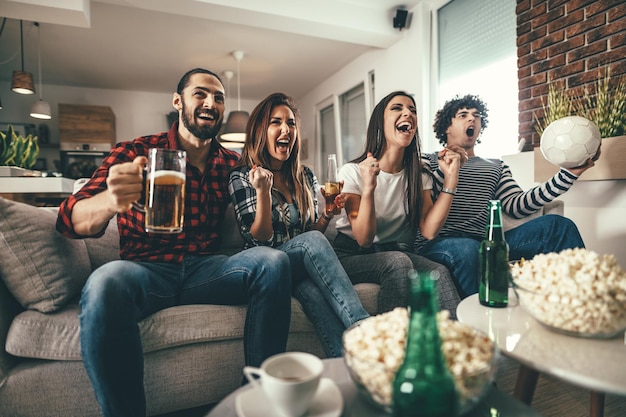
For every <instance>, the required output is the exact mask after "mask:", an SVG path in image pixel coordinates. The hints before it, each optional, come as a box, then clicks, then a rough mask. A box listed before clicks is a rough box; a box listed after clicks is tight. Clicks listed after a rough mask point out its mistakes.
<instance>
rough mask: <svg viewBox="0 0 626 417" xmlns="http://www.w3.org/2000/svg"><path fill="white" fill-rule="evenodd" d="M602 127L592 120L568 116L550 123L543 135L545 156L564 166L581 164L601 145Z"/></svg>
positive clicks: (543, 152) (541, 146)
mask: <svg viewBox="0 0 626 417" xmlns="http://www.w3.org/2000/svg"><path fill="white" fill-rule="evenodd" d="M600 140H601V139H600V129H598V126H596V124H595V123H594V122H592V121H591V120H587V119H585V118H584V117H580V116H567V117H563V118H561V119H558V120H555V121H554V122H552V123H550V124H549V125H548V127H546V129H545V130H544V131H543V134H542V135H541V144H540V148H541V153H542V154H543V156H544V158H546V159H547V160H548V161H550V162H552V163H553V164H555V165H558V166H561V167H563V168H574V167H577V166H581V165H582V164H584V163H585V161H586V160H587V159H589V158H591V157H592V156H594V155H595V154H596V152H597V151H598V148H599V147H600Z"/></svg>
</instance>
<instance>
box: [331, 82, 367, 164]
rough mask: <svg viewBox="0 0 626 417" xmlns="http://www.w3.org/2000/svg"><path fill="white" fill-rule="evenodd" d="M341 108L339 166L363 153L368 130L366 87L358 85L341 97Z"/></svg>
mask: <svg viewBox="0 0 626 417" xmlns="http://www.w3.org/2000/svg"><path fill="white" fill-rule="evenodd" d="M339 103H340V107H341V151H342V154H341V156H342V160H341V161H339V160H338V161H337V163H338V164H339V165H342V164H343V163H345V162H347V161H350V160H352V159H354V158H356V157H357V156H359V155H360V154H361V152H363V146H364V143H365V132H366V130H367V121H366V112H365V87H364V85H363V84H360V85H358V86H357V87H355V88H353V89H352V90H350V91H348V92H347V93H345V94H342V95H341V97H340V101H339Z"/></svg>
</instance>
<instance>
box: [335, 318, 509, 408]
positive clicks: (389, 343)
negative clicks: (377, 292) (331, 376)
mask: <svg viewBox="0 0 626 417" xmlns="http://www.w3.org/2000/svg"><path fill="white" fill-rule="evenodd" d="M402 310H403V311H402ZM393 314H396V316H399V315H401V314H404V318H402V317H401V320H400V324H399V325H398V328H396V330H395V331H393V332H389V334H392V335H393V336H392V337H386V336H385V333H386V332H384V331H383V332H379V331H376V330H374V329H375V328H376V327H377V325H379V323H381V322H389V321H393V320H394V318H393V317H392V315H393ZM406 314H407V313H406V310H405V309H401V308H398V309H395V310H394V311H393V312H389V313H383V314H380V315H378V316H372V317H370V318H368V319H365V320H362V321H361V322H359V323H356V324H354V325H352V326H351V327H349V328H348V329H347V330H346V331H345V332H344V336H343V349H344V352H343V353H344V361H345V363H346V366H347V368H348V370H349V373H350V376H351V377H352V380H353V381H354V383H355V385H356V387H357V390H358V392H359V394H360V395H361V396H362V397H363V398H365V399H366V400H367V401H368V402H369V403H370V404H372V405H374V406H375V407H376V408H378V409H381V410H383V411H385V412H388V413H390V412H391V402H392V394H393V380H394V378H395V375H396V372H397V370H398V368H399V367H400V365H401V364H402V360H403V359H404V349H405V337H406V325H407V324H408V318H407V316H406ZM385 316H388V317H385ZM438 322H439V329H440V336H441V339H442V351H443V352H444V355H445V356H446V361H447V362H448V368H449V369H450V372H451V374H452V376H453V377H454V380H455V383H456V387H457V392H458V394H459V401H460V403H459V410H460V413H461V414H464V413H466V412H468V411H470V410H471V409H472V408H473V407H474V406H475V405H476V404H477V403H478V402H479V401H480V400H481V399H482V398H483V396H484V395H485V393H486V391H487V389H488V388H489V386H490V384H491V383H492V382H493V379H494V377H495V371H496V366H497V356H498V352H497V348H496V346H495V344H494V343H493V342H492V341H491V340H489V338H488V337H487V336H486V335H484V334H483V333H481V332H479V331H477V330H474V329H473V328H471V327H470V326H468V325H465V324H462V323H460V322H458V321H452V320H449V319H447V317H446V319H445V322H444V323H443V324H442V320H438ZM364 326H365V327H369V329H368V330H366V331H363V329H364ZM372 330H374V332H373V333H372ZM398 330H399V331H398ZM373 334H375V335H377V336H374V337H371V335H373ZM363 335H369V336H370V337H368V338H367V340H362V339H361V336H363ZM354 340H360V341H362V342H364V343H365V345H363V344H362V343H360V342H359V343H357V344H355V342H354ZM472 355H474V357H475V358H476V360H473V359H472Z"/></svg>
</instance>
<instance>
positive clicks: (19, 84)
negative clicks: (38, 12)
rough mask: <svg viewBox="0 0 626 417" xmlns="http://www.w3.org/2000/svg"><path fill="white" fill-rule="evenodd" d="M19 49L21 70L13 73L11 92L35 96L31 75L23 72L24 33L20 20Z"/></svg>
mask: <svg viewBox="0 0 626 417" xmlns="http://www.w3.org/2000/svg"><path fill="white" fill-rule="evenodd" d="M20 47H21V52H22V70H21V71H18V70H15V71H13V78H12V79H11V90H13V91H14V92H16V93H18V94H35V85H34V83H33V74H31V73H30V72H27V71H24V32H23V30H22V21H21V20H20Z"/></svg>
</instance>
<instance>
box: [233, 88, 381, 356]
mask: <svg viewBox="0 0 626 417" xmlns="http://www.w3.org/2000/svg"><path fill="white" fill-rule="evenodd" d="M299 131H300V117H299V114H298V109H297V107H296V106H295V104H294V102H293V100H292V99H291V98H290V97H288V96H286V95H285V94H282V93H275V94H271V95H270V96H268V97H267V98H265V99H264V100H263V101H262V102H261V103H259V104H258V105H257V106H256V108H255V109H254V110H253V111H252V113H251V115H250V119H249V120H248V124H247V126H246V142H245V144H244V147H243V151H242V156H241V160H240V162H239V164H238V165H237V166H236V167H235V169H234V170H233V171H232V172H231V175H230V182H229V192H230V195H231V199H232V201H233V205H234V208H235V214H236V217H237V221H238V222H239V226H240V231H241V234H242V236H243V237H244V239H245V241H246V247H253V246H261V245H262V246H271V247H274V248H276V249H277V250H281V251H283V252H285V253H287V255H288V256H289V260H290V263H291V273H292V282H293V288H294V290H293V292H294V296H295V297H296V298H297V299H298V300H299V301H300V303H301V304H302V307H303V309H304V311H305V313H306V314H307V316H308V317H309V319H311V321H312V322H313V324H314V325H315V327H316V329H317V331H318V334H319V336H320V340H321V341H322V346H323V347H324V350H325V353H326V355H327V356H329V357H333V356H341V336H342V334H343V331H344V330H345V329H346V328H347V327H348V326H350V325H352V324H353V323H355V322H357V321H359V320H362V319H364V318H367V317H368V316H369V315H368V313H367V312H366V311H365V310H364V309H363V307H362V306H361V302H360V300H359V298H358V296H357V294H356V291H355V290H354V287H353V286H352V283H351V282H350V279H349V278H348V275H347V274H346V272H345V271H344V269H343V267H342V266H341V263H340V262H339V260H338V259H337V256H336V254H335V252H334V250H333V248H332V245H331V244H330V242H329V241H328V239H326V237H325V236H324V234H323V232H324V231H325V230H326V228H327V226H328V222H329V221H330V219H331V217H332V214H331V213H327V212H325V213H323V214H322V215H321V216H320V215H318V211H317V208H318V203H317V191H318V190H319V189H320V186H319V185H318V182H317V178H316V177H315V174H314V173H313V171H312V170H311V169H310V168H308V167H305V166H303V165H302V164H301V163H300V156H299V154H300V137H299ZM336 202H337V203H338V204H339V205H340V206H342V205H343V203H342V200H341V197H338V198H337V199H336Z"/></svg>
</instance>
